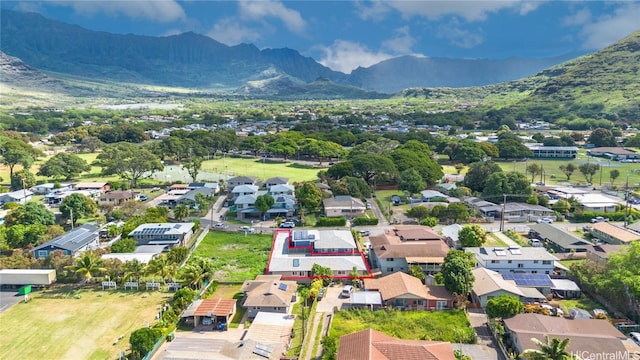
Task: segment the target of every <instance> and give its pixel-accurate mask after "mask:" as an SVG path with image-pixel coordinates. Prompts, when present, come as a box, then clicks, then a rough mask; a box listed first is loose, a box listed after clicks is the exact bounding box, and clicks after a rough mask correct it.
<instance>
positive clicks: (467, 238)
mask: <svg viewBox="0 0 640 360" xmlns="http://www.w3.org/2000/svg"><path fill="white" fill-rule="evenodd" d="M458 239H459V240H460V245H461V246H462V247H480V246H482V245H484V243H485V242H486V241H487V233H486V232H485V231H484V229H483V228H481V227H480V225H478V224H473V225H466V226H464V227H463V228H462V230H460V233H458Z"/></svg>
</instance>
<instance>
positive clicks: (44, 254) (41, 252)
mask: <svg viewBox="0 0 640 360" xmlns="http://www.w3.org/2000/svg"><path fill="white" fill-rule="evenodd" d="M47 256H49V251H47V250H38V257H47Z"/></svg>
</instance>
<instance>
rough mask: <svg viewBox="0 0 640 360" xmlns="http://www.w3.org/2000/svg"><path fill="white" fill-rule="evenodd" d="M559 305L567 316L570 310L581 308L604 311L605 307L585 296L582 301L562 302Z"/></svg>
mask: <svg viewBox="0 0 640 360" xmlns="http://www.w3.org/2000/svg"><path fill="white" fill-rule="evenodd" d="M559 303H560V307H561V308H562V310H563V311H564V313H565V314H568V313H569V309H571V308H579V309H583V310H587V311H592V310H593V309H604V306H602V305H600V303H598V302H596V301H595V300H592V299H591V298H588V297H586V296H584V295H582V297H581V298H580V299H573V300H560V301H559Z"/></svg>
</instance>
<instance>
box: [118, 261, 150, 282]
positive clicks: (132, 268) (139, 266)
mask: <svg viewBox="0 0 640 360" xmlns="http://www.w3.org/2000/svg"><path fill="white" fill-rule="evenodd" d="M124 271H125V272H124V276H123V278H124V281H127V280H129V279H130V278H133V279H135V281H136V282H138V283H139V282H140V277H141V276H142V274H143V273H144V271H145V266H144V264H143V263H141V262H140V261H138V260H137V259H133V260H132V261H128V262H127V263H126V264H125V265H124Z"/></svg>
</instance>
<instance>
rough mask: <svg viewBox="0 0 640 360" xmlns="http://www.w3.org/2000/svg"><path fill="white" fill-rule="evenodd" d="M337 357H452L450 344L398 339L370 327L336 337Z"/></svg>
mask: <svg viewBox="0 0 640 360" xmlns="http://www.w3.org/2000/svg"><path fill="white" fill-rule="evenodd" d="M336 359H337V360H454V359H455V357H454V355H453V348H452V346H451V343H448V342H443V341H424V340H400V339H396V338H394V337H391V336H389V335H386V334H383V333H381V332H378V331H375V330H373V329H367V330H362V331H359V332H356V333H353V334H349V335H344V336H341V337H340V345H339V347H338V355H337V357H336Z"/></svg>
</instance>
